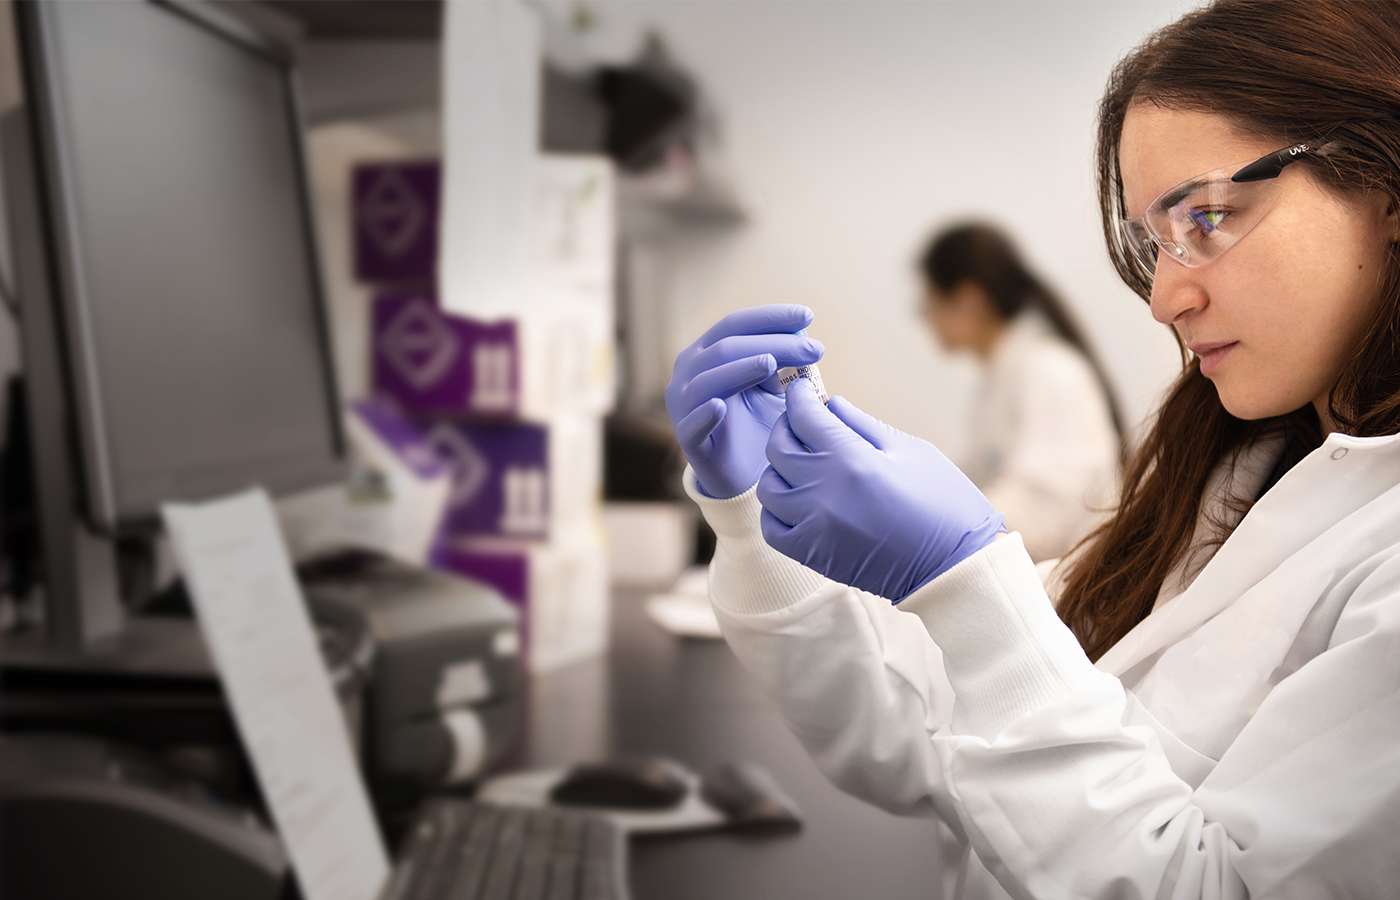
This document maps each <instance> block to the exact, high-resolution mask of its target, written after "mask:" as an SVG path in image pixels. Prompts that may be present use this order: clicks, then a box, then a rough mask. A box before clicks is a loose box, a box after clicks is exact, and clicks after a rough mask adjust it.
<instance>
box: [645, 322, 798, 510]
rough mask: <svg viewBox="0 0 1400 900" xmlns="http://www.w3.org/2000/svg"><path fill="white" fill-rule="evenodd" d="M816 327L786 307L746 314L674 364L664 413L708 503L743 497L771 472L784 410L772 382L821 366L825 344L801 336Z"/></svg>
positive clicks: (708, 334) (698, 343) (719, 327)
mask: <svg viewBox="0 0 1400 900" xmlns="http://www.w3.org/2000/svg"><path fill="white" fill-rule="evenodd" d="M811 321H812V311H811V310H810V309H808V308H807V307H805V306H795V305H793V304H788V303H778V304H773V305H770V306H755V307H752V308H750V309H741V310H739V311H738V312H735V313H730V314H729V315H727V316H725V317H724V318H723V319H721V320H720V321H719V322H718V323H717V324H716V325H715V326H714V327H713V328H711V329H710V330H709V331H707V332H705V333H704V334H703V335H701V337H700V339H699V340H698V341H696V342H695V343H693V344H691V345H690V346H689V347H687V348H685V349H684V350H682V351H681V353H680V355H679V356H677V357H676V367H675V370H674V371H673V373H672V375H671V383H670V384H668V385H666V411H667V412H668V413H669V414H670V416H671V425H672V426H673V427H674V428H675V429H676V439H677V440H678V441H680V445H681V450H682V451H684V453H685V458H686V460H687V461H689V463H690V466H691V468H692V469H694V470H695V480H696V481H697V482H698V483H699V485H700V490H701V491H702V492H703V493H705V494H706V495H708V496H710V497H715V498H719V499H723V498H727V497H737V496H738V495H739V494H742V493H744V491H747V490H748V489H749V488H751V487H753V485H754V482H756V481H758V476H759V474H760V473H762V471H763V470H764V468H765V467H766V466H767V465H768V460H767V459H766V458H765V456H764V448H765V447H766V446H767V444H768V434H769V432H770V431H772V429H773V423H774V422H776V421H777V419H778V416H780V415H782V412H783V409H784V407H785V403H784V400H783V392H782V387H781V386H780V385H779V384H778V379H777V378H776V377H774V375H775V373H776V372H777V371H778V369H779V368H782V367H784V366H805V365H810V364H811V363H814V362H816V361H817V360H819V359H821V355H822V350H823V348H822V345H821V343H820V342H819V341H814V340H812V339H811V338H809V337H806V336H803V335H798V334H796V333H795V332H798V331H801V330H802V329H803V328H806V327H807V326H808V325H809V324H811Z"/></svg>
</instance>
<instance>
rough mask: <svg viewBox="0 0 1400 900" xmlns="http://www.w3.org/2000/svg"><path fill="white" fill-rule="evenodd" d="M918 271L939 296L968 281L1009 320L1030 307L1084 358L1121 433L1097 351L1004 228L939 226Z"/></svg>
mask: <svg viewBox="0 0 1400 900" xmlns="http://www.w3.org/2000/svg"><path fill="white" fill-rule="evenodd" d="M919 271H920V272H922V273H923V276H924V280H925V281H926V282H927V283H928V284H930V285H932V286H934V287H936V288H938V290H940V291H942V292H943V293H944V294H947V293H950V292H951V291H953V289H955V288H956V287H957V286H958V285H960V284H962V283H963V282H965V281H971V282H972V283H974V284H976V285H977V286H978V287H980V288H982V290H983V291H985V292H986V294H987V297H988V298H989V299H990V300H991V301H992V306H993V308H994V309H995V310H996V311H997V314H998V315H1000V316H1001V317H1002V318H1003V319H1007V320H1010V319H1014V318H1016V317H1017V316H1019V315H1020V314H1021V313H1023V312H1025V311H1026V310H1032V309H1033V310H1037V311H1039V312H1040V313H1041V314H1042V315H1044V316H1045V318H1046V319H1048V320H1049V322H1050V327H1052V328H1054V329H1055V331H1056V332H1057V333H1058V334H1059V335H1060V337H1062V338H1064V340H1065V341H1066V342H1067V343H1069V344H1070V346H1072V347H1074V348H1075V349H1076V350H1078V351H1079V353H1080V355H1081V356H1083V357H1084V358H1085V359H1086V360H1087V361H1088V362H1089V366H1090V368H1092V369H1093V370H1094V377H1095V378H1097V379H1098V382H1099V387H1101V388H1102V389H1103V393H1104V397H1105V398H1107V400H1108V408H1109V412H1110V413H1111V414H1112V417H1113V427H1114V428H1115V429H1116V430H1117V431H1118V435H1119V436H1120V437H1121V436H1122V435H1123V418H1122V415H1121V413H1120V410H1119V408H1118V403H1117V400H1116V399H1115V397H1114V394H1113V388H1112V387H1111V386H1110V385H1109V382H1108V377H1107V376H1106V375H1105V374H1104V369H1103V366H1102V365H1101V364H1100V362H1099V359H1098V355H1097V354H1095V353H1094V350H1093V348H1092V347H1090V346H1089V342H1088V341H1087V340H1085V339H1084V334H1083V332H1081V331H1080V329H1079V326H1078V325H1077V324H1076V323H1075V321H1074V317H1073V316H1071V315H1070V313H1069V310H1068V309H1067V308H1066V307H1065V304H1064V302H1063V301H1062V300H1060V298H1059V296H1058V295H1057V294H1056V293H1055V292H1054V291H1053V290H1051V289H1050V288H1049V286H1047V285H1046V284H1045V282H1044V281H1043V280H1041V279H1040V277H1039V276H1037V275H1036V274H1035V272H1033V271H1032V270H1031V268H1030V266H1028V265H1026V263H1025V261H1024V260H1023V259H1022V258H1021V254H1020V253H1019V252H1018V251H1017V249H1016V245H1015V244H1014V243H1012V241H1011V238H1010V237H1008V236H1007V235H1006V233H1005V232H1003V231H1002V230H1001V229H999V228H997V227H996V226H994V225H991V224H988V223H986V222H963V223H960V224H958V225H953V226H950V227H948V228H945V229H943V230H942V231H940V232H939V233H938V234H936V235H934V236H933V237H932V238H930V239H929V242H928V244H927V246H925V247H924V251H923V253H922V254H921V255H920V256H919ZM934 302H937V301H934Z"/></svg>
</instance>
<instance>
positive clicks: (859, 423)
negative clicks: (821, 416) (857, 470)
mask: <svg viewBox="0 0 1400 900" xmlns="http://www.w3.org/2000/svg"><path fill="white" fill-rule="evenodd" d="M826 408H827V409H829V410H831V414H832V415H834V416H836V418H838V419H840V420H841V421H842V422H845V423H846V425H847V426H849V427H850V429H851V430H852V431H854V432H855V433H856V434H858V435H860V436H861V437H863V438H865V439H866V440H867V441H869V442H870V443H871V444H873V445H874V446H875V449H877V450H888V449H889V448H890V444H891V440H890V438H891V437H893V436H894V435H897V434H899V431H898V430H897V429H895V428H893V427H891V426H889V425H886V424H885V423H884V422H881V421H880V420H879V419H877V418H875V417H874V416H872V415H870V414H869V413H867V412H866V411H864V410H862V409H859V408H857V407H856V405H855V404H854V403H852V402H851V401H849V400H847V399H846V398H845V397H832V398H831V402H829V403H827V405H826Z"/></svg>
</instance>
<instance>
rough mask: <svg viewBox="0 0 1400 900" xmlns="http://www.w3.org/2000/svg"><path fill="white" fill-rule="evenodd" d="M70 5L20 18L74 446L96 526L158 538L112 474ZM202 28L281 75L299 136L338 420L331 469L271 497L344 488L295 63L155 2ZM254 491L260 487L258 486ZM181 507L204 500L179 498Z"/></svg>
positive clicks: (320, 329) (186, 4)
mask: <svg viewBox="0 0 1400 900" xmlns="http://www.w3.org/2000/svg"><path fill="white" fill-rule="evenodd" d="M55 2H62V0H16V3H15V17H16V26H17V37H18V38H19V41H18V43H19V49H20V54H19V56H20V68H21V76H22V79H23V86H24V106H25V114H26V117H27V118H28V120H29V124H30V134H31V136H32V141H33V144H34V148H33V149H34V153H33V157H34V166H35V169H36V170H37V171H36V174H37V176H38V177H37V179H36V184H35V187H36V189H37V191H38V193H39V199H40V203H39V206H40V210H39V214H40V220H41V221H40V223H39V224H40V227H41V229H42V231H43V232H44V234H43V243H44V246H45V249H46V256H47V257H48V259H47V264H48V267H49V270H50V283H51V285H52V289H53V290H54V292H55V293H56V294H57V295H58V296H57V298H55V299H56V301H57V302H56V303H55V309H56V311H58V312H59V313H60V315H59V319H60V323H59V331H60V337H61V343H62V344H63V346H62V347H61V348H60V354H61V356H62V358H63V359H62V367H63V369H64V371H65V372H66V373H67V382H68V385H67V388H68V394H69V396H70V399H71V408H72V409H73V412H74V416H73V418H75V419H76V422H75V423H74V425H75V427H74V434H73V436H74V439H75V441H74V442H75V443H76V445H77V446H76V448H75V449H76V451H77V462H78V468H79V470H80V474H81V480H82V485H81V487H82V490H81V492H80V493H81V496H82V498H83V500H82V503H81V506H82V512H83V513H84V516H85V518H86V519H87V520H88V522H89V524H90V525H91V526H92V527H93V528H94V529H96V530H97V531H99V532H100V533H104V534H108V535H122V534H149V533H153V532H155V531H158V530H159V527H160V525H159V522H160V520H159V510H158V509H152V510H149V511H147V512H146V513H145V514H142V515H139V516H134V517H133V516H124V515H122V513H121V512H120V510H119V509H118V500H117V492H116V481H115V479H116V475H115V473H114V472H113V471H112V460H111V453H110V450H109V447H108V444H107V434H106V415H105V411H104V409H103V404H102V394H101V390H100V388H99V386H98V378H99V375H100V373H99V372H98V370H97V367H96V365H95V352H94V338H93V323H92V320H91V314H90V309H91V301H90V295H89V292H88V290H87V287H86V285H85V284H84V283H83V277H82V276H83V273H82V267H81V266H80V265H79V264H78V260H79V259H80V258H81V257H80V254H79V252H78V251H79V248H80V240H81V234H80V231H79V226H78V220H77V216H76V201H75V198H74V196H73V194H72V192H71V186H70V185H69V184H68V183H67V182H66V180H65V177H64V176H65V172H67V171H71V168H70V167H69V166H68V165H66V162H67V160H68V158H69V156H68V148H67V146H66V142H65V138H64V136H63V134H62V130H61V129H60V128H59V127H58V124H57V123H58V112H59V104H60V103H61V99H60V98H59V97H57V96H56V94H57V92H58V91H57V82H58V76H57V73H56V71H55V70H54V59H53V57H54V53H53V47H52V44H51V41H52V24H51V22H50V21H49V17H50V15H51V13H50V11H49V9H48V7H49V5H50V3H55ZM145 2H147V3H149V4H151V5H153V6H157V7H160V8H162V9H164V10H166V11H167V12H169V13H170V14H173V15H176V16H179V17H181V18H183V19H185V20H187V21H188V22H190V23H191V24H192V25H194V26H196V27H201V28H204V29H206V30H208V31H210V32H211V33H213V34H215V35H217V36H219V37H220V38H223V39H225V40H229V41H231V42H233V43H235V44H238V45H239V46H240V47H242V48H243V49H245V50H248V51H250V52H253V53H255V54H256V55H258V56H260V57H262V58H264V59H266V60H267V61H268V62H269V63H271V64H273V65H274V66H276V67H277V69H278V71H279V74H280V78H281V82H282V85H283V96H284V97H285V113H286V115H287V117H288V119H289V123H290V126H291V128H290V133H291V135H292V136H293V140H292V144H293V156H294V160H293V169H294V177H295V180H296V183H297V192H298V199H299V202H298V204H297V206H298V208H299V210H300V216H299V218H300V222H299V230H300V232H301V235H302V240H303V243H304V245H305V248H306V253H307V261H308V276H309V283H310V290H311V293H312V298H311V302H312V307H313V315H314V320H315V330H316V340H317V344H318V349H319V356H320V366H319V368H320V370H321V378H322V385H323V390H324V392H325V401H326V408H327V411H328V415H327V424H328V426H329V428H330V437H331V448H332V452H331V455H330V456H329V457H328V458H327V459H326V460H325V462H324V464H322V465H316V464H315V463H310V464H309V465H308V466H306V467H304V468H303V469H302V472H301V474H300V476H299V477H284V478H282V479H281V480H280V481H279V482H278V483H275V484H264V485H262V486H263V487H265V488H267V489H268V490H270V491H273V492H276V493H290V492H294V491H297V490H303V489H309V488H313V487H317V486H320V485H324V484H328V483H333V482H335V481H337V480H342V479H343V478H344V476H345V472H346V455H347V452H346V437H345V432H344V426H343V423H342V420H341V401H340V396H339V388H338V384H337V381H336V375H335V368H334V366H335V362H334V356H333V350H332V344H331V328H330V320H329V308H328V304H327V295H326V289H325V283H324V278H323V273H322V270H321V261H320V252H319V245H318V243H317V238H316V228H315V221H314V212H313V210H314V205H313V199H312V193H311V179H310V167H309V163H308V160H307V156H306V144H305V140H304V138H303V135H304V125H303V123H304V121H305V119H304V117H303V115H302V103H301V95H300V89H299V86H298V83H297V77H296V67H295V59H296V57H295V53H294V51H293V49H292V48H291V47H289V46H287V45H286V44H284V43H282V42H281V41H280V40H278V39H277V38H276V37H274V36H273V35H270V34H267V33H265V32H262V31H260V30H259V29H258V28H257V27H256V26H254V25H253V24H251V23H249V22H247V21H245V20H243V19H240V18H239V17H237V16H235V15H233V14H232V13H230V12H228V11H226V10H224V9H221V8H219V7H217V6H215V5H214V4H212V3H210V2H204V0H145ZM249 486H251V485H249ZM170 499H171V500H184V499H194V498H183V497H172V498H170Z"/></svg>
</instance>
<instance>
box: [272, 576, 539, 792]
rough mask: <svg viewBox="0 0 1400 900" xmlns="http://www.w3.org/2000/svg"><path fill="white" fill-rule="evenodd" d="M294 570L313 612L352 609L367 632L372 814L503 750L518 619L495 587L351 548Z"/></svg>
mask: <svg viewBox="0 0 1400 900" xmlns="http://www.w3.org/2000/svg"><path fill="white" fill-rule="evenodd" d="M298 574H299V576H300V578H301V583H302V587H303V590H304V592H305V594H306V597H307V602H308V604H309V605H310V606H311V608H312V610H313V612H314V614H315V615H316V616H317V617H318V618H321V617H335V616H337V615H351V616H355V617H357V618H359V619H360V620H361V621H362V622H363V624H364V626H365V627H367V629H368V631H369V636H370V639H371V640H372V641H373V644H374V660H373V663H372V666H371V672H370V677H369V679H368V683H367V684H366V685H365V689H364V690H365V693H364V697H363V717H364V718H363V722H362V731H361V734H362V739H363V746H362V748H361V749H362V759H363V765H364V770H365V780H366V783H367V784H368V785H369V789H370V793H371V795H372V796H373V798H374V800H375V803H376V805H377V806H378V807H379V808H380V810H381V812H384V811H389V810H395V809H403V808H406V807H408V806H411V805H412V804H414V803H415V802H416V801H417V800H419V799H420V798H421V797H422V796H423V794H425V793H426V792H428V791H431V790H434V789H437V788H441V787H444V786H448V785H452V784H457V783H461V782H465V781H470V780H472V779H473V778H475V777H476V776H477V775H479V774H481V773H482V772H483V771H484V770H485V769H486V767H487V766H489V765H490V764H491V763H493V762H494V761H496V760H497V759H499V758H500V757H501V756H502V755H503V754H504V752H505V751H506V750H507V749H509V747H510V746H511V744H512V742H513V740H514V738H515V734H516V730H517V722H518V719H519V711H518V705H519V693H520V689H521V688H520V683H521V675H520V631H519V617H518V614H517V612H516V610H515V607H513V606H512V605H510V603H508V602H507V601H506V600H505V599H504V598H503V597H502V596H501V595H500V594H499V593H498V592H497V591H496V590H495V589H494V588H491V587H488V586H487V585H484V584H482V583H480V582H477V581H473V580H469V579H466V578H462V577H460V576H456V575H450V574H448V573H446V572H441V571H437V570H434V569H426V568H421V567H417V566H410V565H407V564H404V563H400V562H396V561H394V560H392V559H390V558H388V557H384V556H380V555H376V554H369V553H361V552H353V551H352V552H347V553H341V554H337V555H334V556H330V557H327V558H324V559H320V560H313V561H310V562H308V563H305V564H303V565H302V566H300V567H299V571H298Z"/></svg>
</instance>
